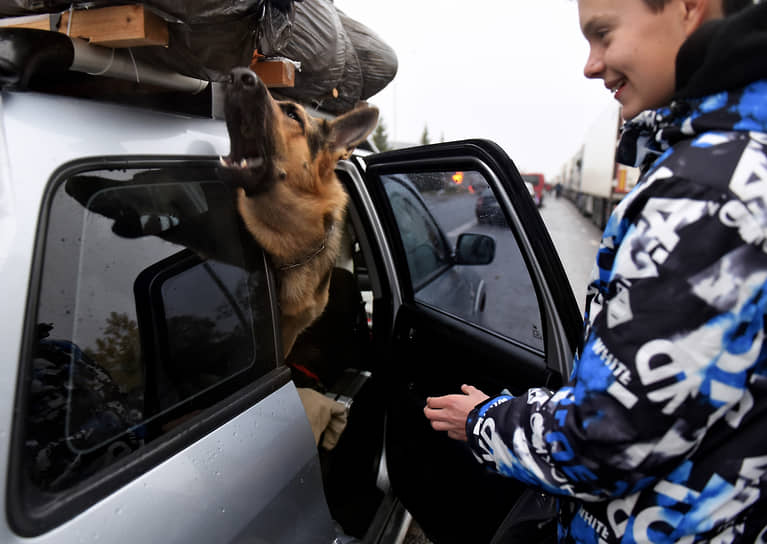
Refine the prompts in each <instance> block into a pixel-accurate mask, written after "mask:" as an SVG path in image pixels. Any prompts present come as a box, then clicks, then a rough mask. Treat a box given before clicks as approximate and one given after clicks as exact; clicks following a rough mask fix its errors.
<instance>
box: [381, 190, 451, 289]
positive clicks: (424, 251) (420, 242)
mask: <svg viewBox="0 0 767 544" xmlns="http://www.w3.org/2000/svg"><path fill="white" fill-rule="evenodd" d="M405 181H406V180H404V179H403V180H398V181H393V182H388V183H385V184H384V187H385V188H386V191H387V194H388V196H389V200H390V202H391V206H392V208H393V210H394V215H395V216H396V217H397V224H398V225H399V229H400V232H401V233H402V244H403V246H404V248H405V256H406V258H407V262H408V266H409V269H410V277H411V280H412V282H413V285H414V286H415V289H418V288H420V287H421V286H423V285H424V284H425V283H427V282H428V281H429V280H430V279H431V278H432V277H433V276H435V275H437V274H439V273H440V271H441V270H443V269H444V268H445V267H447V266H449V258H450V254H449V248H448V247H447V243H446V240H444V239H443V238H442V235H441V233H440V231H439V227H438V226H437V224H436V222H435V221H434V219H433V218H432V217H431V216H430V214H429V212H428V209H427V208H426V206H425V203H424V202H423V201H422V200H421V197H420V195H419V193H418V192H417V190H415V188H411V187H410V186H409V185H407V184H406V183H405Z"/></svg>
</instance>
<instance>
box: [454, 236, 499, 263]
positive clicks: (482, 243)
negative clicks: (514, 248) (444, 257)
mask: <svg viewBox="0 0 767 544" xmlns="http://www.w3.org/2000/svg"><path fill="white" fill-rule="evenodd" d="M494 258H495V240H494V239H493V238H492V237H491V236H487V235H485V234H472V233H463V234H461V235H460V236H459V237H458V242H456V244H455V262H456V264H490V263H491V262H493V259H494Z"/></svg>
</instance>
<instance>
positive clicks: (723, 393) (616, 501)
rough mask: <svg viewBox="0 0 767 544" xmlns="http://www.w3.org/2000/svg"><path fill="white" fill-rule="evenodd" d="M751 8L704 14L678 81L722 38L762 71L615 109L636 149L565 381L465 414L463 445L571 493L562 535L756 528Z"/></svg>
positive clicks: (685, 538) (761, 145)
mask: <svg viewBox="0 0 767 544" xmlns="http://www.w3.org/2000/svg"><path fill="white" fill-rule="evenodd" d="M766 23H767V4H761V5H759V6H756V7H755V8H750V9H749V10H747V11H746V12H744V13H743V16H738V17H733V18H732V20H730V19H727V20H726V21H722V22H721V23H718V26H713V27H706V28H705V30H704V32H706V33H708V34H707V36H706V38H707V39H705V40H701V39H697V40H693V46H689V44H686V46H685V47H684V48H683V50H682V52H680V59H679V61H678V66H681V65H684V68H685V70H687V69H688V68H689V66H690V63H697V66H698V71H695V70H692V71H689V72H688V71H683V79H684V81H679V80H678V81H677V88H678V89H684V90H685V92H684V93H678V94H677V97H679V96H681V95H683V94H686V93H689V85H685V84H690V81H693V83H694V78H695V77H698V76H699V75H700V71H706V70H709V71H710V70H712V69H713V68H716V62H720V63H724V64H727V63H729V64H730V65H732V64H735V65H737V58H738V57H735V56H734V55H744V54H748V55H755V56H757V58H758V62H756V63H753V64H754V65H755V66H757V67H758V69H760V70H763V71H764V73H763V74H760V73H757V75H758V77H755V78H752V79H751V80H750V82H749V83H747V84H745V85H740V87H737V88H733V87H726V86H723V87H721V88H727V89H728V90H726V91H719V92H714V93H712V94H708V95H706V96H705V97H704V98H689V97H687V98H683V99H682V98H680V99H678V100H676V101H675V102H674V103H673V104H672V106H671V107H669V108H666V109H663V110H659V111H657V112H651V113H648V114H646V115H644V116H642V117H640V118H638V119H636V120H635V121H633V122H632V123H629V124H627V127H626V132H625V134H624V137H623V141H622V146H623V147H624V152H625V146H629V147H630V148H631V149H630V152H629V153H628V155H632V156H633V157H634V158H635V159H636V160H637V161H639V162H642V161H645V164H647V165H650V166H649V168H646V171H645V173H644V175H643V177H642V179H641V180H640V183H639V184H638V185H637V187H636V188H635V190H634V191H633V192H632V193H630V194H629V195H628V196H627V197H626V198H624V199H623V201H621V203H620V204H619V206H618V207H617V208H616V210H615V212H614V213H613V215H612V216H611V218H610V220H609V223H608V225H607V227H606V229H605V232H604V235H603V237H602V242H601V247H600V249H599V251H598V254H597V262H596V267H595V268H594V272H593V275H592V282H591V284H590V287H589V293H588V300H587V308H588V309H587V312H586V326H585V333H584V347H583V348H582V350H581V351H580V353H579V354H578V356H577V357H576V361H575V363H574V370H573V373H572V376H571V377H570V380H569V381H568V383H567V384H566V385H565V386H564V387H562V388H561V389H559V390H558V391H549V390H547V389H543V388H539V389H531V390H530V391H528V393H527V395H526V396H520V397H511V396H500V397H496V398H493V399H490V400H488V401H487V402H485V403H483V404H481V405H480V406H478V407H477V408H475V410H474V411H473V412H472V413H471V414H470V416H469V419H468V421H467V424H466V430H467V435H468V436H469V445H470V447H471V448H472V451H473V452H474V454H475V456H476V457H477V458H478V459H479V460H480V462H482V463H484V464H486V465H487V466H489V467H490V468H492V469H494V470H497V471H498V472H500V473H502V474H505V475H508V476H513V477H515V478H518V479H519V480H522V481H523V482H527V483H530V484H531V485H533V486H537V487H539V488H541V489H543V490H545V491H548V492H550V493H553V494H556V495H559V496H564V497H569V498H572V499H574V501H573V503H574V505H575V507H574V510H575V512H574V513H572V512H571V513H569V514H568V515H565V514H563V513H561V514H560V527H559V533H560V541H562V542H589V543H595V544H596V543H599V542H631V543H634V542H637V543H639V542H652V543H660V542H664V543H665V542H682V543H692V542H754V541H757V540H758V541H759V542H763V541H765V540H767V536H766V535H767V343H765V313H766V312H767V61H765V59H767V47H765V43H766V41H767V33H765V32H764V30H762V29H763V28H764V27H765V24H766ZM737 25H741V26H740V27H737ZM733 27H735V28H733ZM743 27H748V28H752V29H753V32H754V33H757V32H761V35H757V34H754V36H756V38H755V39H754V40H752V41H750V42H749V41H748V36H747V35H744V33H745V34H747V31H746V30H744V29H743ZM722 28H724V30H722ZM733 32H734V33H735V35H737V36H738V38H737V39H732V36H733ZM726 36H729V38H730V39H729V41H728V40H726V39H724V38H725V37H726ZM697 38H699V37H697ZM712 44H713V45H712ZM738 44H740V48H739V49H738V48H737V47H736V46H737V45H738ZM742 44H751V45H752V47H751V50H750V51H748V50H746V49H747V48H745V47H744V46H743V45H742ZM714 45H715V46H716V47H714ZM701 48H702V49H701ZM728 48H730V50H728ZM712 51H716V52H717V53H718V54H719V57H718V58H717V59H714V61H712V60H711V58H710V56H708V53H710V52H712ZM691 55H692V57H691ZM680 63H681V64H680ZM684 63H687V64H684ZM759 65H761V67H760V66H759ZM725 68H726V66H725ZM730 71H731V72H732V70H730ZM736 72H737V70H736ZM709 75H710V74H709ZM737 77H741V78H742V74H737ZM690 78H693V79H690ZM703 80H706V81H710V78H703ZM721 80H722V78H721V77H720V78H719V79H718V80H717V81H719V82H721ZM692 94H693V95H694V93H692ZM699 96H703V95H699ZM637 146H639V147H637ZM624 156H625V153H624ZM648 158H649V160H648Z"/></svg>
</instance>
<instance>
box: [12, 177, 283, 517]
mask: <svg viewBox="0 0 767 544" xmlns="http://www.w3.org/2000/svg"><path fill="white" fill-rule="evenodd" d="M232 203H233V199H232V198H231V197H230V194H229V189H228V188H227V187H226V186H224V185H223V184H222V183H221V182H220V181H217V180H216V176H215V172H214V170H213V169H211V168H173V167H163V168H135V169H127V170H125V169H120V170H117V169H115V170H98V171H85V172H82V171H81V172H78V173H77V174H73V175H70V176H68V177H67V178H66V179H63V180H61V182H60V183H59V184H58V185H57V186H56V188H55V189H54V190H53V194H52V196H51V198H50V208H49V211H48V221H47V231H46V232H45V233H44V234H43V236H44V247H45V250H44V252H43V254H42V258H41V280H40V286H39V291H38V296H37V304H36V307H35V308H34V326H33V329H34V333H33V335H34V339H33V342H32V344H33V346H32V347H31V350H30V352H31V357H30V358H29V360H27V361H25V362H24V363H25V364H26V365H27V368H26V370H25V372H26V374H27V376H28V377H29V378H28V384H29V385H28V389H27V391H26V394H25V395H24V396H22V398H24V399H26V402H25V406H24V407H23V408H22V411H21V413H24V414H25V415H26V418H25V421H24V422H23V423H24V429H23V431H22V432H23V436H24V441H23V444H24V450H25V451H24V454H23V458H22V461H21V464H22V467H23V477H22V479H21V483H22V486H23V487H24V489H25V493H23V496H25V497H27V498H28V500H29V501H30V504H29V506H30V507H39V506H40V505H41V504H45V503H46V502H47V501H51V500H54V499H55V498H56V497H57V496H58V494H60V493H64V492H67V491H68V490H70V489H72V488H73V487H75V486H77V485H79V484H81V483H83V482H84V481H86V480H88V479H89V478H91V477H92V476H94V475H97V474H103V472H104V471H105V470H109V467H110V466H111V465H112V464H114V463H116V462H118V461H119V460H120V459H122V458H124V457H126V456H128V455H131V454H134V453H136V452H138V451H140V450H142V449H143V448H145V447H146V446H147V445H148V444H150V443H152V442H154V441H156V440H158V439H159V438H161V437H162V436H164V435H165V434H166V433H168V432H170V431H171V430H173V429H174V428H176V427H177V426H179V425H180V424H181V423H182V422H184V421H187V420H188V419H189V418H192V417H194V416H195V415H196V414H198V413H200V412H202V411H204V410H206V409H207V408H209V407H211V406H213V405H214V404H216V403H218V402H220V401H221V400H222V399H224V398H227V397H228V396H230V395H232V394H233V393H235V392H237V391H238V390H240V389H242V388H244V387H245V386H246V385H249V384H252V383H253V382H254V381H255V380H258V378H259V377H261V376H264V375H265V374H267V373H268V372H269V371H270V370H272V369H274V368H276V366H277V359H276V355H275V349H274V338H275V334H274V325H273V318H272V311H271V302H270V301H271V298H270V291H269V289H270V288H269V282H268V276H267V270H266V266H265V259H264V257H263V253H262V252H261V250H260V248H258V247H254V246H253V245H252V243H251V242H250V241H249V239H248V238H247V237H244V236H241V227H240V224H239V222H238V221H237V215H236V211H235V210H234V208H233V204H232Z"/></svg>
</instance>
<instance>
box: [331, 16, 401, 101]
mask: <svg viewBox="0 0 767 544" xmlns="http://www.w3.org/2000/svg"><path fill="white" fill-rule="evenodd" d="M338 15H339V17H340V18H341V24H342V25H343V27H344V30H346V33H347V34H348V35H349V38H350V40H351V43H352V45H353V47H354V51H355V52H356V53H357V59H358V60H359V63H360V66H361V67H362V89H361V91H360V95H361V96H360V98H361V99H362V100H367V99H368V98H370V97H371V96H373V95H374V94H376V93H378V92H379V91H380V90H382V89H383V88H384V87H386V86H387V85H388V84H389V83H390V82H391V80H392V79H394V76H395V75H396V74H397V55H396V54H395V53H394V49H392V48H391V47H389V46H388V45H387V44H386V43H385V42H384V41H383V40H382V39H381V38H380V37H378V35H376V34H375V33H374V32H373V31H372V30H370V29H369V28H368V27H366V26H365V25H363V24H361V23H359V22H358V21H356V20H354V19H352V18H351V17H348V16H347V15H346V14H345V13H344V12H342V11H338Z"/></svg>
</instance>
